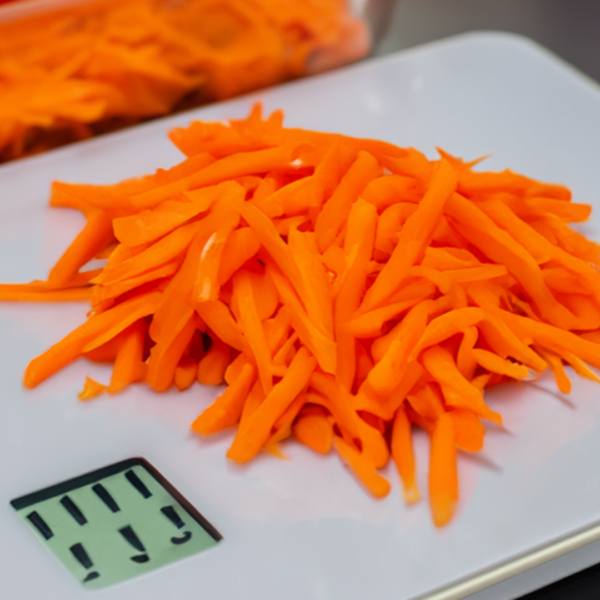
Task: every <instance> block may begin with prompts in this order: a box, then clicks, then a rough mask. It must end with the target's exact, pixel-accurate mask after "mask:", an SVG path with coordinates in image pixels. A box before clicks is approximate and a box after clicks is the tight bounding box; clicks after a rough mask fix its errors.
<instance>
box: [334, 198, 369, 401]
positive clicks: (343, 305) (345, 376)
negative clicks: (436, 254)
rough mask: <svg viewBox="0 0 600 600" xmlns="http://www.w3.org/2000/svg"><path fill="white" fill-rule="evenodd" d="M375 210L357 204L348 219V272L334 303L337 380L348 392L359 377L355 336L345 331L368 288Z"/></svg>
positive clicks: (363, 203)
mask: <svg viewBox="0 0 600 600" xmlns="http://www.w3.org/2000/svg"><path fill="white" fill-rule="evenodd" d="M376 218H377V215H376V212H375V208H374V207H373V206H372V205H370V204H369V203H367V202H365V201H364V200H360V199H359V200H358V201H357V202H355V203H354V205H353V206H352V208H351V209H350V214H349V217H348V227H347V236H346V238H347V239H346V243H345V252H346V254H347V258H348V261H347V265H346V266H347V268H346V271H345V272H344V274H343V275H342V276H341V277H340V282H341V283H340V287H339V291H338V293H337V297H336V299H335V307H334V315H335V317H334V318H335V335H336V340H337V358H336V366H337V370H336V376H337V378H338V380H339V381H340V383H341V385H343V386H344V387H345V388H346V389H347V390H351V389H352V385H353V383H354V378H355V373H356V356H355V341H354V335H353V334H352V333H351V332H349V331H347V330H345V329H344V326H343V325H342V324H343V323H345V322H347V321H348V320H349V319H350V318H351V316H352V314H353V313H354V311H355V310H356V309H357V308H358V305H359V303H360V300H361V298H362V295H363V293H364V290H365V287H366V278H367V268H368V264H369V260H370V259H371V255H372V253H373V244H374V241H375V222H376Z"/></svg>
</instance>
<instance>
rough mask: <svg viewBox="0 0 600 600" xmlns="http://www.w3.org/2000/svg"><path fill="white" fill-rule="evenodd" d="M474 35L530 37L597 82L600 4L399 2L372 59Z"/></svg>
mask: <svg viewBox="0 0 600 600" xmlns="http://www.w3.org/2000/svg"><path fill="white" fill-rule="evenodd" d="M380 1H381V2H382V3H384V2H385V1H386V0H380ZM475 30H487V31H490V30H492V31H509V32H513V33H517V34H520V35H524V36H526V37H529V38H531V39H533V40H535V41H536V42H538V43H540V44H542V45H543V46H545V47H546V48H548V49H549V50H551V51H552V52H554V53H555V54H557V55H558V56H560V57H561V58H563V59H564V60H566V61H568V62H569V63H571V64H572V65H574V66H575V67H577V68H578V69H579V70H580V71H583V72H584V73H586V74H587V75H589V76H590V77H592V78H593V79H595V80H596V81H598V82H600V0H398V2H397V4H396V7H395V9H394V12H393V14H392V17H391V19H390V20H389V26H388V28H387V31H386V32H385V34H384V35H383V37H382V38H381V39H380V41H379V43H378V44H377V45H376V47H375V49H374V53H375V54H376V55H380V54H388V53H390V52H394V51H396V50H401V49H404V48H409V47H411V46H416V45H419V44H423V43H426V42H430V41H433V40H437V39H441V38H445V37H448V36H451V35H456V34H459V33H464V32H467V31H475Z"/></svg>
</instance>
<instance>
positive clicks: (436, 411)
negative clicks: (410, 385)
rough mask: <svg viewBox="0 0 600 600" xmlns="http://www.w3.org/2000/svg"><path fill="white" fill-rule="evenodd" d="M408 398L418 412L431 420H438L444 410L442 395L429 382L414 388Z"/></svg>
mask: <svg viewBox="0 0 600 600" xmlns="http://www.w3.org/2000/svg"><path fill="white" fill-rule="evenodd" d="M406 399H407V400H408V401H409V402H410V405H411V406H412V407H413V409H414V410H415V411H416V412H417V413H419V414H420V415H421V416H422V417H425V418H426V419H429V420H430V421H437V420H438V418H439V416H440V415H441V414H442V413H443V412H444V405H443V403H442V399H441V397H440V396H439V395H438V393H437V392H436V391H434V389H433V387H432V386H431V385H430V384H428V383H427V384H425V385H423V386H421V387H419V388H418V389H415V390H413V391H412V392H411V393H410V394H408V396H407V397H406Z"/></svg>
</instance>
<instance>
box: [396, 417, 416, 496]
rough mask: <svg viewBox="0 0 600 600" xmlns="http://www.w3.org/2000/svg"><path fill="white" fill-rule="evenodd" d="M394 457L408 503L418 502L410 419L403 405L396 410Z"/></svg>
mask: <svg viewBox="0 0 600 600" xmlns="http://www.w3.org/2000/svg"><path fill="white" fill-rule="evenodd" d="M391 446H392V457H393V458H394V463H395V464H396V468H397V469H398V473H399V475H400V478H401V479H402V484H403V490H404V500H405V501H406V502H407V504H413V503H414V502H417V501H418V500H419V498H420V497H421V494H420V492H419V488H418V487H417V481H416V477H415V475H416V469H415V455H414V451H413V445H412V438H411V432H410V421H409V420H408V417H407V416H406V411H405V410H404V408H403V407H402V406H400V407H399V408H398V410H397V411H396V416H395V417H394V428H393V429H392V444H391Z"/></svg>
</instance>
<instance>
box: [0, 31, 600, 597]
mask: <svg viewBox="0 0 600 600" xmlns="http://www.w3.org/2000/svg"><path fill="white" fill-rule="evenodd" d="M257 99H261V100H262V101H263V102H264V104H265V108H266V110H267V111H270V110H273V109H275V108H279V107H281V108H283V109H284V110H285V113H286V124H287V125H290V126H298V127H306V128H310V129H317V130H326V131H334V132H340V133H345V134H350V135H355V136H361V137H371V138H377V139H384V140H387V141H390V142H393V143H396V144H398V145H401V146H414V147H417V148H419V149H421V150H423V151H424V152H426V153H427V154H428V155H429V156H435V147H436V146H441V147H443V148H444V149H446V150H447V151H449V152H451V153H453V154H455V155H458V156H463V157H465V158H466V159H473V158H477V157H480V156H483V155H488V154H492V157H491V158H490V159H488V160H487V161H486V162H485V163H484V167H485V168H486V169H503V168H506V167H509V168H511V169H513V170H515V171H518V172H522V173H524V174H526V175H530V176H531V177H534V178H536V179H541V180H547V181H551V182H556V183H563V184H566V185H568V186H569V187H570V188H571V189H572V190H573V193H574V199H575V200H576V201H579V202H584V203H590V204H593V205H594V213H593V216H592V219H591V221H590V222H589V223H587V224H585V226H584V231H585V233H586V234H587V235H589V236H591V237H592V238H595V239H597V240H600V185H599V184H598V169H597V163H598V160H599V157H600V90H599V89H598V87H597V86H596V85H595V84H593V83H591V82H590V81H589V80H587V79H586V78H585V77H584V76H582V75H580V74H579V73H577V72H576V71H574V70H572V69H571V68H570V67H569V66H567V65H565V64H564V63H562V62H561V61H559V60H558V59H557V58H555V57H554V56H552V55H551V54H549V53H547V52H546V51H545V50H543V49H541V48H539V47H538V46H536V45H534V44H532V43H531V42H529V41H527V40H524V39H522V38H519V37H515V36H512V35H504V34H471V35H465V36H459V37H456V38H453V39H450V40H446V41H442V42H436V43H434V44H430V45H427V46H423V47H420V48H416V49H413V50H410V51H405V52H402V53H399V54H395V55H391V56H387V57H384V58H380V59H375V60H368V61H365V62H363V63H361V64H358V65H355V66H352V67H348V68H344V69H340V70H338V71H336V72H333V73H330V74H326V75H322V76H317V77H313V78H310V79H307V80H303V81H298V82H294V83H290V84H287V85H282V86H278V87H275V88H272V89H269V90H266V91H263V92H260V93H257V94H253V95H250V96H246V97H243V98H239V99H236V100H232V101H228V102H224V103H219V104H215V105H212V106H210V107H207V108H204V109H199V110H195V111H192V112H188V113H184V114H180V115H177V116H175V117H171V118H167V119H162V120H158V121H154V122H152V123H149V124H145V125H141V126H138V127H135V128H132V129H129V130H127V131H123V132H119V133H115V134H112V135H107V136H103V137H100V138H98V139H95V140H91V141H88V142H84V143H79V144H75V145H72V146H69V147H66V148H63V149H60V150H57V151H53V152H49V153H47V154H45V155H42V156H39V157H35V158H30V159H25V160H19V161H16V162H14V163H9V164H6V165H4V166H2V167H0V281H3V282H9V281H14V282H18V281H30V280H32V279H43V278H45V277H46V275H47V273H48V270H49V268H50V267H51V265H52V264H53V263H54V261H55V260H56V259H57V257H58V256H59V255H60V253H61V252H62V250H63V249H64V248H65V247H66V246H67V245H68V243H69V242H70V241H71V240H72V238H73V237H74V235H75V234H76V233H77V231H78V230H79V228H80V227H81V226H82V223H83V218H82V217H81V215H80V214H78V213H76V212H74V211H70V210H66V209H49V208H48V207H47V200H48V195H49V188H50V183H51V181H53V180H62V181H68V182H85V183H111V182H116V181H119V180H121V179H123V178H125V177H131V176H137V175H143V174H146V173H150V172H152V171H154V170H155V169H156V168H159V167H162V168H167V167H169V166H171V165H173V164H175V163H176V162H178V161H180V160H181V156H180V154H179V153H178V151H177V150H176V149H175V148H174V147H173V146H172V145H171V144H170V142H169V141H168V139H167V135H166V134H167V132H168V131H169V130H170V129H171V128H172V127H175V126H185V125H186V124H188V123H189V122H190V121H192V120H193V119H205V120H221V119H226V118H229V117H240V116H243V115H246V114H247V113H248V111H249V109H250V107H251V106H252V104H253V102H254V101H255V100H257ZM87 309H88V307H87V306H86V305H85V303H72V304H50V303H48V304H18V303H0V382H1V383H2V393H1V401H0V475H1V477H0V482H1V483H0V532H1V535H0V596H1V597H2V598H7V599H9V600H20V599H32V598H36V599H37V598H43V599H44V600H74V599H82V598H83V599H84V598H87V597H96V596H97V597H98V598H103V599H106V600H125V599H127V600H131V598H135V599H138V598H140V599H144V600H163V599H164V598H179V597H180V598H183V597H186V598H187V597H198V598H209V599H210V600H230V599H236V600H237V599H244V600H246V599H247V600H251V599H254V598H256V599H258V598H260V599H261V600H313V599H314V600H342V599H343V600H359V599H361V600H362V599H365V598H374V599H375V598H376V599H377V600H424V599H429V600H455V599H458V598H463V597H467V596H469V594H475V595H474V596H472V598H473V600H474V599H475V598H476V599H477V600H492V599H498V600H500V599H506V598H514V597H516V596H519V595H521V594H524V593H526V592H528V591H530V590H531V589H534V588H536V587H539V586H542V585H544V584H546V583H548V582H550V581H552V580H555V579H558V578H561V577H564V576H565V575H567V574H569V573H571V572H573V571H575V570H578V569H582V568H584V567H586V566H588V565H589V564H591V563H593V562H596V561H598V560H600V548H599V545H598V544H597V543H595V542H596V540H598V539H600V525H599V524H600V470H599V469H598V467H597V457H598V456H600V386H598V385H597V384H594V383H593V382H590V381H581V380H579V379H578V378H576V377H574V378H573V391H572V393H571V395H570V396H569V397H563V396H562V395H561V394H559V393H558V392H557V391H556V389H555V385H554V383H553V381H552V380H551V378H550V377H542V379H541V380H539V381H537V382H533V383H521V384H514V385H506V386H502V387H500V388H497V389H494V390H490V391H489V393H488V394H487V398H488V400H489V403H490V405H491V406H492V408H493V409H495V410H498V411H500V412H501V413H502V414H503V416H504V421H505V429H499V428H493V427H490V429H489V431H488V435H487V436H486V442H485V447H484V450H483V452H481V453H479V454H475V455H470V454H468V453H460V457H459V473H460V480H461V499H460V502H459V507H458V510H457V514H456V516H455V518H454V520H453V521H452V522H451V523H450V525H449V526H447V527H446V528H443V529H436V528H435V527H434V526H433V525H432V522H431V518H430V514H429V509H428V505H427V502H426V500H424V501H421V502H420V503H419V504H417V505H415V506H410V507H407V506H406V505H405V504H404V502H403V500H402V497H401V493H400V489H399V485H398V481H397V475H396V473H395V472H394V466H393V465H392V464H390V465H388V466H387V467H386V469H385V474H386V475H387V476H388V477H389V479H390V481H391V482H392V487H393V489H392V492H391V493H390V495H389V496H388V497H387V498H385V499H384V500H375V499H373V498H371V497H370V496H368V495H367V493H366V492H364V491H363V490H362V489H361V487H360V486H359V485H358V483H357V482H356V481H355V480H354V479H353V477H352V475H351V474H350V473H349V472H348V471H347V470H345V469H344V468H343V467H342V466H341V464H340V461H339V459H338V458H337V456H335V455H333V454H330V455H327V456H325V457H323V456H317V455H315V454H314V453H312V452H311V451H310V450H308V449H306V448H304V447H301V446H300V445H298V444H296V443H294V442H293V441H292V442H289V443H285V444H284V445H283V448H284V451H285V453H286V455H287V457H288V459H287V460H281V459H278V458H275V457H273V456H271V455H268V454H261V455H260V456H259V457H257V459H256V460H253V461H252V462H250V463H249V464H248V465H244V466H240V465H234V464H231V463H229V462H228V461H227V459H226V458H225V452H226V450H227V448H228V446H229V444H230V443H231V440H232V438H233V432H232V431H226V432H223V433H221V434H218V435H215V436H213V437H208V438H200V437H199V436H197V435H195V434H193V433H192V432H191V431H190V429H189V426H190V423H191V422H192V421H193V420H194V419H195V418H196V416H197V415H198V414H199V413H200V412H201V411H202V410H203V409H204V407H206V406H207V405H208V404H209V403H210V402H212V400H213V399H214V398H215V397H216V396H217V395H218V394H219V393H221V391H222V388H215V389H213V388H203V387H202V386H200V385H194V386H193V387H192V388H190V389H188V390H187V391H185V392H183V393H180V392H177V391H169V392H167V393H164V394H156V393H154V392H152V391H151V390H150V389H149V388H147V387H145V386H143V385H134V386H131V387H130V388H129V389H128V390H127V391H125V392H124V393H122V394H119V395H117V396H102V397H99V398H96V399H94V400H90V401H87V402H85V403H84V402H80V401H78V400H77V393H78V392H79V391H80V390H81V389H82V386H83V383H84V379H85V376H86V375H89V376H91V377H93V378H94V379H96V380H98V381H101V382H104V383H107V382H108V379H109V373H110V367H108V366H106V365H100V364H92V363H89V362H86V361H83V360H81V361H79V362H77V363H75V364H73V365H71V366H69V367H68V368H66V369H64V370H63V371H62V372H60V373H58V374H57V375H55V376H54V377H52V378H51V379H50V380H48V381H47V382H45V383H44V384H42V385H40V386H39V387H38V388H36V389H35V390H25V389H24V388H23V387H22V384H21V377H22V374H23V371H24V369H25V367H26V365H27V363H28V362H29V360H31V359H32V358H33V357H35V356H37V355H38V354H40V353H41V352H42V351H43V350H45V349H46V348H48V347H49V346H50V345H51V344H53V343H54V342H56V341H57V340H58V339H60V338H61V337H63V336H64V335H65V334H66V333H68V332H70V331H71V330H72V329H73V328H74V327H76V326H77V325H79V324H80V323H82V322H83V321H84V319H85V314H86V311H87ZM416 453H417V465H418V479H419V483H420V486H421V488H422V489H423V490H424V491H426V489H427V483H426V481H427V458H428V457H427V453H428V442H427V439H426V436H425V435H424V434H423V435H417V436H416ZM148 494H149V495H148ZM92 589H94V590H96V591H91V590H92Z"/></svg>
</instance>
